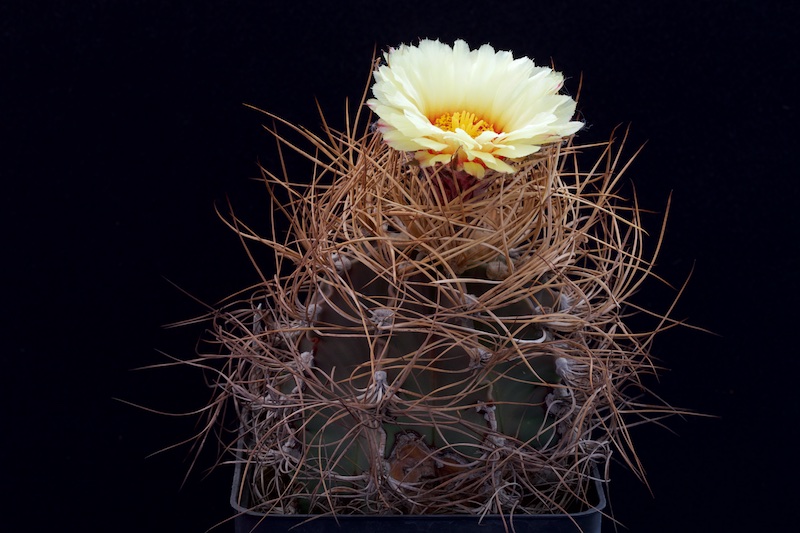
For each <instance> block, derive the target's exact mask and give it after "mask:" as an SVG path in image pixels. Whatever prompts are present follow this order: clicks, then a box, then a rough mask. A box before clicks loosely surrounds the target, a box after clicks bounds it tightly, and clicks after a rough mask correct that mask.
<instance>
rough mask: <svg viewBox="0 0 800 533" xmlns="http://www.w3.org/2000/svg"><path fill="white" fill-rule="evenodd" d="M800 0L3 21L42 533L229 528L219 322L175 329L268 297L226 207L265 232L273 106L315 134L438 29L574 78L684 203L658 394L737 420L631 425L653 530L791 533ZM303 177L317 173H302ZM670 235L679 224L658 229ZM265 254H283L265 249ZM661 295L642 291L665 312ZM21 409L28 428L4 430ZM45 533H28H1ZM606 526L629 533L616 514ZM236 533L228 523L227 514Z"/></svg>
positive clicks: (15, 480)
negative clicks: (198, 413)
mask: <svg viewBox="0 0 800 533" xmlns="http://www.w3.org/2000/svg"><path fill="white" fill-rule="evenodd" d="M796 6H797V4H796V3H792V2H777V1H761V2H756V1H750V2H743V1H739V2H735V1H729V2H705V1H697V2H692V3H688V2H681V1H673V2H658V3H656V2H652V3H645V2H619V1H608V2H599V1H598V2H586V3H583V2H553V1H552V0H550V1H547V2H540V1H530V0H529V1H524V2H505V3H504V2H495V3H486V2H466V1H465V2H452V1H451V2H445V3H437V2H417V1H407V2H379V1H373V2H366V1H363V2H362V1H350V2H341V3H334V2H327V3H325V2H319V3H318V4H317V3H314V2H309V1H305V0H296V1H292V2H267V1H262V2H254V1H243V0H238V1H226V2H222V1H205V2H197V1H175V2H156V1H149V2H148V1H131V0H129V1H125V0H118V1H94V2H92V1H83V2H76V1H64V2H13V1H12V2H4V3H2V4H0V39H2V41H0V46H1V47H0V58H1V60H2V65H0V67H1V68H0V76H1V78H0V91H2V98H0V106H2V109H1V111H2V115H0V132H2V134H3V139H4V140H2V141H0V142H2V144H1V145H0V173H1V174H0V175H1V176H2V184H3V189H4V192H3V193H2V196H0V198H2V200H3V206H2V210H0V212H2V217H3V220H2V231H3V240H2V249H3V250H4V251H3V252H2V257H3V259H2V265H3V266H4V268H3V271H4V272H5V273H4V274H3V275H2V287H3V289H2V291H3V306H2V314H3V318H2V328H3V340H4V342H3V350H2V358H3V374H2V375H3V380H2V386H0V390H2V398H3V407H4V414H5V415H7V416H5V417H4V423H3V430H2V433H3V437H2V440H3V448H4V451H3V454H2V458H3V468H2V479H3V485H4V491H5V492H6V493H7V494H10V495H11V497H10V498H9V497H8V496H5V497H3V499H2V505H3V506H6V505H7V506H8V509H7V510H6V511H4V512H3V513H2V515H0V520H4V521H8V522H9V523H11V522H17V523H20V522H18V521H20V520H25V521H27V524H28V525H27V527H26V528H25V530H28V531H37V530H42V531H44V530H58V529H63V528H64V526H65V525H70V526H73V527H77V528H79V527H80V526H83V530H109V531H110V530H115V531H128V530H130V531H168V530H171V531H205V530H206V529H208V528H210V527H212V526H213V525H214V524H216V523H217V522H218V521H220V520H223V519H225V518H226V517H228V516H230V514H231V511H230V509H229V507H228V506H227V498H228V491H229V484H230V468H228V467H222V468H220V469H218V470H216V471H214V472H212V473H211V474H209V475H208V476H206V475H205V473H206V470H207V469H208V468H209V467H210V466H212V465H213V462H214V459H215V456H216V455H215V451H214V450H213V449H210V450H209V451H208V452H207V453H205V454H203V455H202V456H201V457H200V464H199V467H198V469H197V470H196V471H195V472H193V473H192V474H190V475H189V477H188V479H187V481H186V483H185V484H184V485H183V487H181V485H182V481H183V478H184V475H185V474H186V471H187V469H188V466H189V460H190V458H191V455H190V451H189V448H188V446H179V447H178V448H176V449H172V450H169V451H166V452H164V453H162V454H158V455H155V456H153V457H149V458H148V457H147V456H148V455H149V454H151V453H153V452H155V451H157V450H159V449H160V448H163V447H166V446H169V445H172V444H174V443H177V442H179V441H181V440H182V439H185V438H188V437H190V436H191V435H192V432H193V430H194V426H195V419H193V418H180V417H177V418H176V417H164V416H160V415H156V414H152V413H148V412H145V411H143V410H140V409H136V408H134V407H131V406H129V405H126V404H124V403H121V402H119V401H117V400H115V399H114V398H121V399H124V400H127V401H130V402H135V403H139V404H143V405H146V406H148V407H151V408H154V409H159V410H166V411H184V410H191V409H197V408H199V407H202V406H203V405H204V404H205V401H206V399H207V396H208V392H207V390H206V388H205V385H204V384H203V378H202V375H201V374H200V373H198V372H194V371H191V370H189V369H186V368H183V369H164V370H154V371H133V370H132V369H133V368H136V367H140V366H143V365H149V364H155V363H161V362H165V361H167V359H166V358H165V357H164V356H163V355H162V354H160V353H159V350H161V351H164V352H166V353H169V354H171V355H174V356H178V357H190V356H191V355H192V354H193V351H194V347H195V346H194V344H195V341H196V340H197V338H198V337H199V336H200V335H201V333H202V327H201V326H191V327H186V328H183V329H164V328H162V326H163V325H164V324H167V323H170V322H173V321H177V320H182V319H185V318H189V317H191V316H194V315H197V314H200V313H202V312H203V310H204V307H203V306H202V305H200V304H198V303H197V302H195V301H194V300H192V299H191V298H189V297H188V296H187V295H185V294H183V293H182V292H181V291H179V290H178V289H176V288H175V287H174V286H173V285H171V284H170V282H168V281H167V280H170V281H171V282H174V283H175V284H177V285H179V286H180V287H182V288H183V289H185V290H186V291H187V292H189V293H190V294H192V295H194V296H196V297H197V298H199V299H200V300H202V301H205V302H208V303H211V304H213V303H214V302H215V301H217V300H219V299H221V298H223V297H224V296H226V295H228V294H230V293H231V292H234V291H236V290H239V289H241V288H244V287H246V286H247V285H249V284H250V283H253V282H255V281H256V279H257V278H256V274H255V271H254V269H253V268H252V266H251V265H250V264H249V262H248V259H247V256H246V254H245V253H244V251H243V250H242V248H241V245H240V243H239V241H238V239H237V238H236V236H235V235H234V234H233V233H231V232H230V231H229V230H227V229H226V228H225V227H224V225H223V224H222V223H221V222H220V221H219V219H218V218H217V216H216V214H215V212H214V206H215V204H216V205H218V206H220V207H222V208H223V209H224V208H225V205H226V202H227V199H228V198H229V199H230V201H231V202H232V204H233V205H234V207H235V209H236V212H237V214H238V215H239V216H240V217H242V218H243V219H245V220H247V221H250V222H252V223H253V224H254V225H255V226H256V227H259V228H262V229H263V228H267V227H268V226H267V217H266V212H265V209H266V205H267V204H266V196H265V194H264V193H263V189H262V187H260V186H259V185H258V184H257V183H255V182H253V181H251V180H250V178H255V177H257V176H258V169H257V162H259V161H260V162H261V163H262V164H264V165H265V166H267V167H270V168H274V169H277V168H278V167H277V160H276V157H275V150H274V146H273V144H274V143H273V142H272V141H271V140H270V138H269V136H268V135H267V134H266V132H264V131H263V130H262V127H261V126H262V124H263V123H265V120H266V119H265V117H264V116H263V115H260V114H258V113H257V112H255V111H253V110H251V109H248V108H246V107H245V106H244V105H243V103H248V104H253V105H255V106H258V107H261V108H264V109H268V110H270V111H272V112H275V113H276V114H278V115H280V116H282V117H284V118H286V119H288V120H289V121H291V122H294V123H299V124H302V125H305V126H308V127H309V128H310V129H312V130H317V129H318V128H319V124H320V120H319V118H318V115H317V111H316V107H315V105H316V104H315V98H316V99H317V100H318V101H319V102H320V104H321V106H322V107H323V109H324V110H325V111H326V113H327V115H328V116H329V117H331V122H332V123H333V124H334V125H341V124H342V117H343V115H344V101H345V98H350V99H351V100H356V101H357V100H358V98H359V97H360V94H361V91H362V90H363V87H364V86H365V83H366V82H367V79H368V76H369V71H370V61H371V58H372V54H373V50H374V49H375V48H376V47H377V48H378V49H385V48H386V47H387V46H389V45H396V44H399V43H401V42H406V43H409V42H415V41H416V39H418V38H422V37H430V38H440V39H442V40H444V41H448V42H452V40H453V39H455V38H464V39H466V40H467V41H468V42H469V43H470V44H472V45H473V46H477V45H479V44H482V43H484V42H491V43H492V44H493V45H494V46H495V47H497V48H500V49H509V50H513V51H514V52H515V54H518V55H528V56H529V57H533V58H535V59H536V60H537V61H538V62H540V63H545V64H546V63H549V62H550V61H551V60H552V61H554V62H555V65H556V67H557V68H558V69H559V70H561V71H563V72H564V73H565V74H566V75H567V76H568V78H569V79H568V81H567V88H568V89H569V90H570V91H571V92H573V93H574V92H576V90H577V84H578V79H579V78H580V76H581V75H583V80H584V85H583V91H582V94H581V100H580V108H581V110H582V112H583V115H584V117H585V118H586V120H587V122H588V124H589V126H590V127H589V128H588V129H586V130H585V131H583V132H581V133H580V137H579V139H580V140H582V141H583V140H585V141H587V142H588V141H599V140H603V139H605V138H606V137H607V136H608V135H609V133H610V132H611V130H612V129H613V128H614V127H615V126H617V125H619V124H622V125H627V124H631V125H632V132H631V135H630V146H631V151H633V149H634V148H636V147H638V146H640V145H641V144H643V143H645V142H646V143H647V145H646V147H645V149H644V151H643V152H642V154H641V155H640V157H639V158H638V159H637V160H636V162H635V164H634V166H633V167H632V169H631V171H630V174H629V177H630V179H632V180H633V182H634V184H635V186H636V189H637V191H638V194H639V196H640V199H641V202H642V204H643V206H644V207H646V208H650V209H653V210H656V211H661V212H663V210H664V207H665V205H666V201H667V198H668V197H669V195H670V194H672V212H671V215H670V221H669V225H668V230H667V232H666V237H665V239H666V240H665V244H664V247H663V250H662V255H661V258H660V260H659V262H658V268H657V272H658V273H659V274H661V275H662V276H663V277H665V278H666V279H667V280H669V281H670V282H672V283H674V284H677V285H680V284H681V283H682V282H683V280H684V279H685V278H686V276H687V275H688V274H689V272H690V271H692V269H694V271H693V274H692V279H691V281H690V283H689V286H688V289H687V291H686V293H685V296H684V297H683V298H682V300H681V301H680V303H679V305H678V306H677V308H676V310H675V316H676V317H677V318H685V319H688V320H689V321H690V322H691V323H692V324H694V325H696V326H699V327H702V328H707V329H709V330H712V331H714V332H715V333H716V334H717V335H711V334H706V333H700V332H697V331H694V330H691V329H688V328H682V329H676V330H673V331H670V332H668V333H666V334H664V335H663V336H662V338H661V339H659V340H657V342H656V343H655V346H654V353H655V355H657V356H658V357H659V358H660V359H661V361H662V362H663V364H664V365H665V366H667V367H669V368H670V369H671V371H669V372H666V373H664V374H663V376H662V379H661V381H660V382H659V383H655V384H653V385H654V387H655V389H656V390H657V392H658V393H659V394H661V395H662V396H663V397H664V398H665V399H666V400H667V401H669V402H671V403H672V404H674V405H677V406H682V407H688V408H692V409H695V410H697V411H699V412H703V413H708V414H712V415H715V416H716V417H717V418H696V417H689V418H687V419H685V420H681V419H679V418H675V419H672V420H671V421H670V422H669V423H668V427H669V428H670V430H671V431H668V430H665V429H661V428H657V427H647V428H640V429H639V430H637V431H635V432H634V437H635V439H636V443H637V448H638V451H639V454H640V456H641V458H642V460H643V462H644V465H645V467H646V469H647V471H648V474H649V482H650V485H651V487H652V491H653V495H651V494H650V493H649V492H648V489H647V488H646V487H644V486H643V485H642V484H641V483H639V482H638V481H636V480H635V479H633V478H632V476H630V475H629V474H627V473H626V472H625V471H624V470H623V469H621V468H615V470H614V472H613V474H614V475H613V481H612V483H611V499H612V505H613V511H614V513H615V516H616V517H617V519H618V520H620V521H621V522H622V523H623V524H624V525H625V526H627V527H628V528H629V529H630V530H631V531H634V532H666V531H729V530H741V531H777V530H780V525H781V524H782V523H783V521H784V517H786V516H789V517H791V514H792V512H793V511H794V509H793V507H792V506H793V505H794V503H793V495H792V488H793V487H794V485H795V483H794V482H793V479H794V478H795V477H796V471H797V467H796V459H795V457H796V449H797V446H796V444H797V442H800V440H799V439H798V437H800V435H798V429H797V423H798V416H797V412H798V400H797V395H796V394H797V393H796V391H797V390H798V387H797V385H796V381H797V374H798V370H799V369H798V363H797V357H798V353H797V352H798V350H797V346H796V342H797V341H796V331H795V329H794V328H796V320H795V318H796V316H797V312H796V309H797V306H798V290H797V288H798V283H797V270H798V268H797V267H798V259H797V252H798V240H797V239H798V231H797V223H798V216H797V211H796V209H797V207H796V202H797V201H798V192H800V191H799V190H798V189H799V188H798V172H797V162H796V157H793V155H794V154H793V153H792V152H791V151H792V150H795V149H796V142H797V135H796V131H797V119H798V117H797V79H796V75H797V65H796V63H797V60H796V55H795V54H793V53H792V52H791V50H792V49H793V47H792V46H791V43H792V42H793V41H794V38H793V35H794V34H795V33H796V31H797V29H796V28H797V23H798V17H797V14H798V8H797V7H796ZM293 168H296V169H297V170H296V173H297V174H298V175H297V176H296V178H297V179H298V180H300V181H302V180H304V179H306V176H305V174H304V173H305V172H306V167H305V166H303V165H302V164H300V163H299V162H297V166H296V167H293ZM651 222H652V223H653V225H651V229H652V230H654V231H657V228H658V226H657V218H655V217H654V218H653V220H652V221H651ZM264 257H266V256H264ZM672 296H674V293H672V292H668V291H663V290H661V289H659V288H658V287H654V288H653V289H652V292H649V293H648V292H644V293H643V294H641V295H640V299H639V300H638V301H639V302H641V303H643V304H645V305H648V306H651V307H654V308H656V309H664V308H665V307H664V306H666V305H667V304H668V303H669V299H670V298H671V297H672ZM8 415H10V416H8ZM0 529H6V530H9V531H11V530H23V528H21V527H20V528H19V529H17V528H2V527H0ZM607 529H608V531H612V530H613V525H611V524H610V523H609V524H608V525H607ZM218 531H232V526H231V525H230V524H226V525H223V526H221V527H220V528H219V529H218Z"/></svg>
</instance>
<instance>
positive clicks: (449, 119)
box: [433, 111, 494, 138]
mask: <svg viewBox="0 0 800 533" xmlns="http://www.w3.org/2000/svg"><path fill="white" fill-rule="evenodd" d="M433 125H434V126H436V127H437V128H440V129H443V130H445V131H456V129H458V128H461V129H462V130H464V131H465V132H467V135H469V136H470V137H473V138H474V137H477V136H478V135H480V134H481V133H483V132H484V131H493V130H494V124H489V123H488V122H486V121H485V120H483V119H479V118H478V117H476V116H475V113H469V112H467V111H456V112H455V113H445V114H444V115H440V116H439V117H438V118H436V120H434V121H433Z"/></svg>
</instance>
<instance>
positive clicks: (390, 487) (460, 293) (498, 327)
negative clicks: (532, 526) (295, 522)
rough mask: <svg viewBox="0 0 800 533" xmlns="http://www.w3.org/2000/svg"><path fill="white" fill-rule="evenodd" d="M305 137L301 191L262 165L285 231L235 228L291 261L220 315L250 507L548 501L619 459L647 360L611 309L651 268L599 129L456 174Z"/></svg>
mask: <svg viewBox="0 0 800 533" xmlns="http://www.w3.org/2000/svg"><path fill="white" fill-rule="evenodd" d="M308 135H309V138H311V140H312V141H313V142H314V143H315V144H317V146H318V147H319V148H320V149H321V151H323V152H325V153H327V155H328V156H329V157H330V159H331V161H330V162H328V163H326V164H325V165H324V171H322V172H320V173H318V174H317V175H315V176H314V179H313V182H312V183H311V184H310V185H308V186H305V187H298V186H293V185H290V184H288V183H287V182H286V181H285V180H283V179H280V178H277V177H275V176H273V175H271V174H269V173H267V174H266V182H267V183H268V185H269V187H270V190H273V188H274V187H285V188H286V189H287V190H289V192H290V194H291V195H292V198H293V200H292V201H291V202H290V203H289V205H290V209H289V211H288V214H289V216H290V218H291V230H290V232H289V236H288V237H287V238H286V239H285V240H278V239H277V238H276V237H275V236H273V238H272V239H270V240H264V239H261V238H260V237H257V236H255V235H252V234H247V233H246V232H243V235H244V236H245V237H248V238H252V239H256V240H260V241H262V242H267V244H269V245H270V246H271V247H272V248H273V249H274V250H275V253H276V255H277V256H278V258H279V260H280V261H279V266H283V265H284V264H285V263H291V264H292V268H293V270H292V271H291V272H289V273H285V274H284V273H281V274H279V275H276V276H275V277H274V278H272V279H267V280H265V281H264V283H263V284H262V286H261V287H260V288H259V291H258V292H257V294H256V295H255V296H253V298H252V299H251V300H249V301H248V302H247V305H245V306H243V305H242V302H233V303H232V304H231V306H230V307H228V308H227V309H225V310H223V311H222V312H221V313H220V314H219V320H218V321H217V329H216V338H217V340H218V341H219V342H220V343H221V344H222V345H223V348H222V350H221V352H220V354H217V355H215V357H223V358H225V360H226V361H227V366H226V368H225V369H224V371H223V375H224V376H225V378H224V379H221V380H220V381H219V387H220V390H222V391H223V392H222V394H223V395H224V396H226V397H232V398H233V399H234V400H235V403H236V406H237V413H238V415H239V419H240V421H241V423H242V427H241V439H240V440H239V446H240V447H241V449H242V451H243V459H242V460H243V461H244V463H245V464H244V471H245V472H246V473H247V476H246V478H245V479H246V484H247V486H246V489H247V492H249V493H251V494H252V500H251V503H252V504H253V505H254V506H256V508H257V509H258V510H261V511H264V512H273V513H274V512H277V513H326V512H336V513H376V512H377V513H442V512H444V513H453V512H455V513H476V514H481V513H486V512H492V513H510V512H525V513H535V512H548V511H550V512H553V511H560V510H564V509H570V508H571V507H570V506H571V505H574V504H576V502H577V503H580V502H582V501H584V500H585V499H586V498H587V491H588V487H589V485H590V483H589V480H590V479H591V477H592V474H593V471H594V469H595V468H596V467H597V466H600V469H601V470H602V469H603V468H604V466H605V464H606V462H607V460H608V458H609V457H610V454H611V452H612V450H617V451H618V452H619V453H620V454H621V456H622V458H623V459H624V460H626V461H627V462H629V463H630V464H631V465H633V466H636V460H635V455H634V454H633V453H632V451H631V450H630V447H629V446H628V441H627V432H626V429H625V428H626V426H625V421H624V417H623V412H625V411H626V410H627V411H629V413H628V414H632V413H635V411H636V409H635V408H633V407H632V405H633V404H632V402H633V400H632V397H631V395H630V394H629V393H628V392H627V388H628V387H629V386H630V385H634V386H637V384H638V376H639V375H640V374H641V373H643V372H645V371H648V369H650V362H649V359H648V357H647V353H646V350H645V342H644V340H641V339H639V337H637V336H636V335H634V334H632V333H630V332H629V331H628V329H627V328H626V326H625V324H624V322H623V320H622V313H623V305H624V304H625V302H626V301H627V299H628V297H629V296H630V294H631V293H632V291H633V290H634V289H635V288H636V286H637V284H638V283H640V282H641V280H642V279H644V278H645V277H646V276H647V274H648V272H649V270H648V263H647V262H646V261H645V260H644V259H643V258H642V249H641V240H642V235H643V231H642V229H641V227H640V225H639V223H638V218H637V212H636V210H635V209H629V208H626V207H621V208H620V207H617V203H618V201H619V199H618V197H617V196H615V194H614V188H615V187H616V183H617V180H618V178H619V174H618V173H616V172H615V168H614V165H615V161H616V155H615V153H612V150H611V143H608V144H606V145H602V146H600V147H599V149H600V150H601V152H602V153H601V156H600V157H599V158H598V159H597V163H596V164H594V165H593V166H592V167H590V168H589V169H588V170H586V171H584V170H580V169H579V167H578V165H577V160H576V154H577V152H578V150H577V148H576V147H573V146H572V144H571V143H567V144H565V145H564V146H552V147H550V148H548V149H546V150H543V151H542V153H541V154H538V155H537V156H536V157H535V158H532V159H529V160H528V161H527V162H526V163H524V164H523V165H520V166H519V168H518V170H517V172H516V173H514V174H497V175H491V174H490V175H487V176H486V177H484V178H483V179H482V180H470V179H468V177H466V176H465V175H464V174H463V173H460V172H459V171H458V170H453V169H449V168H447V167H444V166H441V167H437V168H435V169H434V168H421V167H420V166H418V165H415V164H414V162H413V160H409V159H408V158H406V157H404V155H403V154H402V153H400V152H396V151H394V150H391V149H389V148H388V147H387V146H386V145H385V144H383V143H382V142H381V140H380V137H379V136H378V135H377V134H373V133H369V132H367V133H365V134H364V135H363V136H350V135H342V136H341V137H339V138H334V137H333V136H332V137H331V141H330V142H328V143H324V142H323V141H322V140H321V139H319V138H317V137H314V136H312V135H310V134H308ZM334 141H335V142H334ZM309 157H312V158H314V159H315V161H318V159H316V156H309ZM328 178H330V180H329V181H326V180H328ZM465 178H466V179H465ZM443 184H449V185H448V187H445V186H443ZM465 184H466V185H465ZM275 198H276V196H275V195H273V199H275ZM276 207H277V204H276Z"/></svg>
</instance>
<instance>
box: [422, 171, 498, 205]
mask: <svg viewBox="0 0 800 533" xmlns="http://www.w3.org/2000/svg"><path fill="white" fill-rule="evenodd" d="M430 180H431V185H432V186H433V189H434V191H435V193H436V195H437V197H438V198H439V200H440V201H442V202H443V203H449V202H450V201H452V200H454V199H456V198H458V197H459V196H462V198H463V199H464V200H469V199H470V198H472V197H473V196H475V194H476V193H477V192H479V191H480V190H482V189H483V188H484V187H483V186H485V185H486V184H488V180H479V179H478V178H476V177H475V176H472V175H471V174H467V173H466V172H465V171H463V170H455V169H453V168H452V167H450V166H446V165H442V166H440V167H439V168H437V169H436V171H435V172H433V173H431V174H430ZM484 182H486V183H484ZM482 185H483V186H482Z"/></svg>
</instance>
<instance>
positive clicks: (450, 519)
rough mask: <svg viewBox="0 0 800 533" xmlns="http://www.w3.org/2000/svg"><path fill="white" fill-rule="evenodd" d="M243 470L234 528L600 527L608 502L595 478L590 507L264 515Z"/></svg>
mask: <svg viewBox="0 0 800 533" xmlns="http://www.w3.org/2000/svg"><path fill="white" fill-rule="evenodd" d="M241 476H242V471H241V464H239V463H238V462H237V464H236V470H235V472H234V477H233V490H232V492H231V506H233V508H234V509H235V510H236V511H237V516H236V518H235V522H234V523H235V528H236V533H495V532H497V533H501V532H506V531H509V532H514V533H600V526H601V523H602V517H603V516H602V510H603V509H604V508H605V506H606V497H605V492H604V490H603V484H602V483H601V482H600V481H596V482H595V484H594V489H595V490H594V494H593V495H592V499H593V501H594V502H596V503H595V505H594V506H593V507H592V508H591V509H588V510H586V511H581V512H577V513H571V514H551V515H514V516H512V517H509V516H505V517H502V516H498V515H487V516H485V517H483V518H478V517H476V516H469V515H393V516H369V515H367V516H361V515H359V516H347V515H341V516H336V517H333V516H319V515H264V514H263V513H254V512H252V511H248V510H247V508H246V507H243V504H244V505H246V503H247V502H244V501H240V500H239V487H240V481H241Z"/></svg>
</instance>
